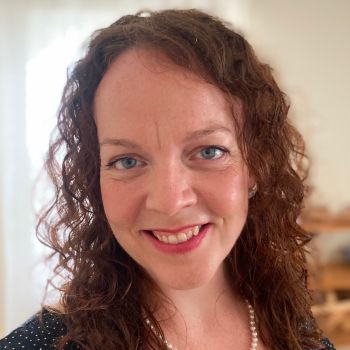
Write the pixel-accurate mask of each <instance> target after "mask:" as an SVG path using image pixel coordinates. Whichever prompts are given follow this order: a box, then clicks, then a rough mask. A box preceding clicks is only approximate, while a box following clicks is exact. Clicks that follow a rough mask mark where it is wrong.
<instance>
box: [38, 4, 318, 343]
mask: <svg viewBox="0 0 350 350" xmlns="http://www.w3.org/2000/svg"><path fill="white" fill-rule="evenodd" d="M141 46H142V47H149V48H154V49H157V50H161V51H162V52H163V53H164V54H165V55H166V56H167V57H168V58H169V59H170V60H171V61H172V62H173V63H174V64H176V65H179V66H181V67H183V68H185V69H188V70H190V71H192V72H195V73H196V74H197V75H198V76H201V77H202V78H203V79H205V80H206V81H208V82H210V83H211V84H213V85H215V86H217V87H218V88H219V89H221V90H222V91H223V92H224V93H225V94H228V95H229V96H231V97H232V99H233V100H234V99H235V100H237V99H238V100H239V101H240V103H241V104H242V107H243V113H244V120H243V122H242V121H241V122H240V123H237V124H239V125H237V128H238V131H239V132H238V141H239V145H240V149H241V151H242V154H243V157H244V159H245V161H246V163H247V165H248V168H249V171H250V173H251V174H252V175H253V176H254V177H255V179H256V183H257V186H258V191H257V193H256V195H255V196H254V197H253V198H252V199H251V200H250V205H249V212H248V218H247V221H246V224H245V226H244V228H243V231H242V233H241V235H240V237H239V239H238V241H237V243H236V244H235V246H234V247H233V249H232V251H231V252H230V254H229V256H228V257H227V258H226V260H225V263H226V265H227V267H228V268H229V271H230V276H231V277H232V286H235V288H238V290H239V292H240V293H241V294H242V296H244V297H245V298H247V299H248V300H249V301H250V303H251V304H252V305H253V306H254V309H255V312H256V316H257V320H258V332H259V336H260V338H261V339H262V341H263V342H264V343H265V345H266V346H267V347H268V348H269V349H280V350H282V349H283V350H288V349H290V350H301V349H310V348H314V347H318V348H319V349H321V348H323V347H322V345H321V344H320V339H321V332H320V330H319V329H318V327H317V325H316V323H315V321H314V319H313V316H312V314H311V311H310V304H311V298H310V294H309V292H308V290H307V286H306V278H307V270H306V261H305V255H306V252H307V251H306V248H305V244H306V243H307V242H308V241H309V240H310V236H309V234H308V233H306V232H305V231H304V230H303V229H302V228H301V227H300V226H299V225H298V223H297V218H298V215H299V213H300V211H301V208H302V202H303V197H304V193H305V185H304V180H305V176H306V171H305V169H304V159H305V156H304V143H303V140H302V138H301V136H300V134H299V133H298V132H297V131H296V130H295V129H294V128H293V127H292V126H291V124H290V123H289V121H288V118H287V113H288V108H289V105H288V101H287V99H286V96H285V95H284V93H283V92H282V91H281V90H280V89H279V87H278V86H277V84H276V82H275V80H274V78H273V76H272V73H271V68H270V67H269V66H268V65H266V64H263V63H261V62H260V61H259V60H258V59H257V57H256V55H255V53H254V51H253V49H252V48H251V46H250V45H249V44H248V43H247V41H246V40H245V39H244V38H243V37H242V35H240V34H239V33H237V32H235V31H234V30H233V29H232V28H230V25H229V24H227V23H224V22H222V21H221V20H219V19H218V18H215V17H212V16H210V15H208V14H205V13H203V12H200V11H197V10H166V11H160V12H147V13H138V14H136V15H128V16H124V17H122V18H120V19H119V20H117V21H116V22H115V23H113V24H112V25H111V26H109V27H107V28H104V29H101V30H98V31H96V32H95V33H94V34H93V36H92V37H91V40H90V43H89V46H88V50H87V53H86V55H85V57H84V58H82V59H81V60H79V61H78V62H77V63H76V64H75V65H74V67H73V69H72V70H71V72H70V73H69V76H68V80H67V83H66V86H65V88H64V92H63V96H62V101H61V106H60V110H59V113H58V120H57V129H56V130H57V131H58V132H57V133H56V134H55V136H54V137H53V138H52V140H51V143H50V148H49V152H48V156H47V159H46V168H47V171H48V173H49V175H50V177H51V179H52V181H53V183H54V185H55V189H56V192H55V198H54V200H53V202H52V203H51V204H50V206H49V207H47V208H46V209H45V211H44V212H43V213H42V215H41V218H40V220H39V223H38V227H37V235H38V237H39V239H40V240H41V241H42V242H44V243H45V244H46V245H48V246H50V247H51V248H52V249H53V254H52V255H55V256H57V257H58V263H57V265H56V268H55V276H56V277H57V276H61V277H62V278H63V279H64V283H60V284H59V285H57V284H55V286H56V288H58V289H59V290H60V292H61V300H60V301H61V306H62V309H61V310H60V311H59V310H55V311H56V312H57V313H59V314H60V316H61V317H62V318H63V319H64V322H65V324H66V325H67V333H66V334H65V335H64V336H63V337H62V338H61V339H59V341H58V344H57V348H58V349H64V347H65V344H66V343H67V342H74V343H76V344H77V345H78V346H79V347H80V348H81V349H104V350H106V349H123V350H135V349H166V346H165V345H164V342H163V341H162V340H160V339H158V338H157V337H156V336H155V335H154V334H153V332H151V331H150V329H149V327H148V325H147V324H146V322H145V316H147V317H148V318H150V319H151V320H152V321H153V323H154V324H155V325H156V327H157V330H158V332H159V333H160V334H163V333H162V330H161V328H160V326H159V324H158V323H157V321H156V320H155V319H154V317H153V316H152V314H153V312H154V311H155V310H151V309H150V308H149V305H148V303H147V300H146V298H147V295H149V293H158V294H159V296H161V293H160V291H159V290H157V287H156V286H155V285H154V284H153V283H152V281H151V280H150V279H149V278H148V277H147V274H146V273H145V272H144V271H143V270H142V268H141V267H140V266H138V265H137V264H136V263H135V262H134V261H133V260H132V259H131V258H130V257H129V256H128V254H127V253H126V252H125V251H124V250H123V249H122V248H121V246H120V245H119V244H118V242H117V240H116V239H115V237H114V235H113V233H112V230H111V228H110V227H109V224H108V221H107V219H106V216H105V213H104V210H103V204H102V198H101V192H100V182H99V180H100V179H99V176H100V175H99V173H100V158H99V145H98V139H97V130H96V124H95V121H94V115H93V100H94V94H95V92H96V88H97V87H98V85H99V83H100V81H101V79H102V78H103V76H104V74H105V73H106V71H107V69H108V67H109V66H110V64H111V63H112V62H113V61H114V60H116V59H118V56H119V55H120V54H122V53H123V52H125V51H126V50H128V49H130V48H134V47H141ZM232 110H233V108H232ZM232 118H235V116H234V114H233V113H232ZM234 120H235V119H234ZM62 157H63V160H62ZM60 159H61V161H60ZM146 291H147V292H146ZM158 294H157V295H158Z"/></svg>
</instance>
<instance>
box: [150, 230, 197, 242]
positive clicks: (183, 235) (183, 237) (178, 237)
mask: <svg viewBox="0 0 350 350" xmlns="http://www.w3.org/2000/svg"><path fill="white" fill-rule="evenodd" d="M200 229H201V226H195V227H193V228H192V229H191V230H189V231H186V232H179V233H177V234H172V235H164V234H162V232H157V231H152V232H153V234H154V235H155V236H156V237H157V238H158V239H159V240H160V241H162V242H164V243H168V244H179V243H182V242H186V241H188V240H189V239H190V238H192V237H193V236H197V235H198V233H199V231H200Z"/></svg>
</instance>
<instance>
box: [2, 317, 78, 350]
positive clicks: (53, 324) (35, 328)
mask: <svg viewBox="0 0 350 350" xmlns="http://www.w3.org/2000/svg"><path fill="white" fill-rule="evenodd" d="M66 330H67V329H66V326H65V325H64V323H63V320H62V319H61V318H60V317H59V316H57V315H54V314H52V313H50V312H49V311H47V310H43V311H42V312H39V313H37V314H36V315H34V316H32V317H31V318H30V319H29V320H28V321H26V322H25V323H24V324H23V325H21V326H20V327H18V328H17V329H15V330H14V331H12V332H11V333H10V334H9V335H8V336H6V337H5V338H3V339H1V340H0V349H1V350H3V349H4V350H5V349H6V350H19V349H21V350H23V349H27V350H44V349H54V348H55V342H56V340H57V339H58V338H59V337H61V336H63V335H64V334H65V333H66ZM65 349H67V350H73V349H77V347H74V346H73V345H67V347H66V348H65Z"/></svg>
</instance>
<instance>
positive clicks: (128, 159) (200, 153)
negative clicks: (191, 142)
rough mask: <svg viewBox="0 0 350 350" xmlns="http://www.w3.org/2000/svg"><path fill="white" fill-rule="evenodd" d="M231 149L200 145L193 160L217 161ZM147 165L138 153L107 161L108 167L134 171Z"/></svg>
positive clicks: (192, 157)
mask: <svg viewBox="0 0 350 350" xmlns="http://www.w3.org/2000/svg"><path fill="white" fill-rule="evenodd" d="M229 153H230V152H229V150H227V149H226V148H225V147H222V146H216V145H209V146H205V147H200V148H199V149H197V150H196V151H195V152H194V154H193V156H191V157H190V159H191V160H193V159H194V160H196V159H197V160H200V161H201V160H202V161H209V162H210V161H215V160H219V159H222V158H224V157H226V156H227V155H228V154H229ZM145 165H146V162H144V161H141V160H140V159H138V157H137V156H136V155H124V156H121V157H119V158H116V159H114V160H112V161H110V162H108V163H107V168H108V169H115V170H117V171H129V172H130V171H132V170H135V169H138V168H141V167H143V166H145Z"/></svg>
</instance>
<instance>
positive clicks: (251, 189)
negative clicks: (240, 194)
mask: <svg viewBox="0 0 350 350" xmlns="http://www.w3.org/2000/svg"><path fill="white" fill-rule="evenodd" d="M257 190H258V186H257V184H254V186H253V187H252V188H250V189H249V191H248V198H249V199H250V198H252V197H254V196H255V193H256V192H257Z"/></svg>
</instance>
